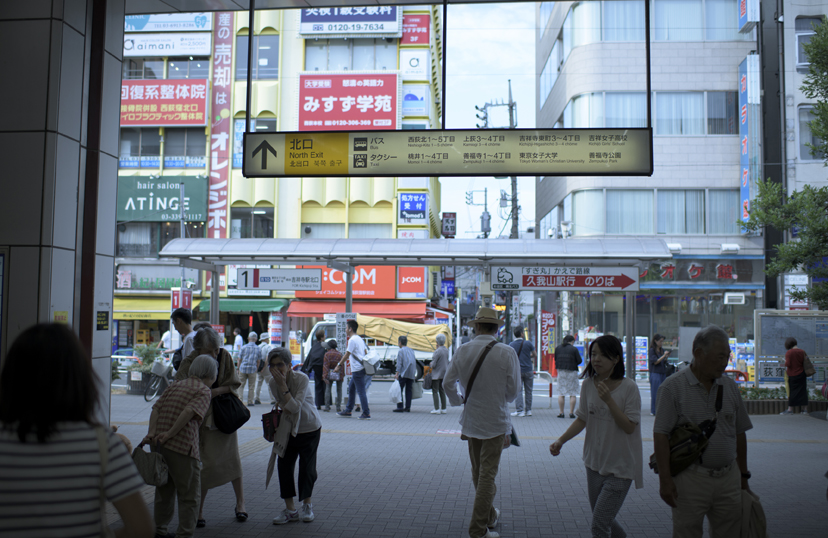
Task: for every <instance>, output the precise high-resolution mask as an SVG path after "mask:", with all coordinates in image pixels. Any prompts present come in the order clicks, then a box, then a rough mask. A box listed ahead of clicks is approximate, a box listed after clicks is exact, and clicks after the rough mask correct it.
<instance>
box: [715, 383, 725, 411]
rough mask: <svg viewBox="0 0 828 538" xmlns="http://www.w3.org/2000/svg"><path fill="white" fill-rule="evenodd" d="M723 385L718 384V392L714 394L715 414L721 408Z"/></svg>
mask: <svg viewBox="0 0 828 538" xmlns="http://www.w3.org/2000/svg"><path fill="white" fill-rule="evenodd" d="M723 388H724V387H723V386H722V385H719V392H718V393H717V394H716V414H717V415H718V414H719V411H721V410H722V397H723V394H722V393H723V392H724V390H723Z"/></svg>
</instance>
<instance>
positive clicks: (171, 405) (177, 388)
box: [152, 377, 211, 459]
mask: <svg viewBox="0 0 828 538" xmlns="http://www.w3.org/2000/svg"><path fill="white" fill-rule="evenodd" d="M210 399H211V392H210V388H209V387H207V385H205V384H204V383H202V382H201V380H200V379H196V378H194V377H190V378H188V379H185V380H183V381H178V382H176V383H173V384H172V385H170V386H169V387H168V388H167V390H165V391H164V394H162V395H161V398H159V399H158V401H157V402H155V405H153V406H152V409H153V410H154V411H157V412H158V422H157V424H156V430H155V431H156V433H163V432H165V431H168V430H169V429H170V428H172V427H173V424H175V421H176V420H178V416H179V415H180V414H181V413H182V412H183V411H185V410H187V409H192V410H193V413H194V415H193V418H192V419H191V420H190V421H189V422H188V423H187V424H185V425H184V427H183V428H181V429H180V430H179V431H178V433H177V434H175V436H174V437H172V438H171V439H168V440H167V442H166V443H164V446H165V447H166V448H168V449H170V450H172V451H173V452H178V453H179V454H184V455H185V456H190V457H191V458H195V459H200V455H199V452H198V427H199V425H200V424H201V421H202V420H204V415H206V414H207V409H209V407H210Z"/></svg>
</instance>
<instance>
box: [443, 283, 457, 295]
mask: <svg viewBox="0 0 828 538" xmlns="http://www.w3.org/2000/svg"><path fill="white" fill-rule="evenodd" d="M440 293H441V294H442V295H445V296H449V295H454V280H443V281H441V282H440Z"/></svg>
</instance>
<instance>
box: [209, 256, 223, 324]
mask: <svg viewBox="0 0 828 538" xmlns="http://www.w3.org/2000/svg"><path fill="white" fill-rule="evenodd" d="M211 274H212V278H211V279H210V282H211V285H210V324H211V325H218V323H219V295H220V294H221V285H220V281H219V272H218V268H216V270H215V271H213V272H212V273H211Z"/></svg>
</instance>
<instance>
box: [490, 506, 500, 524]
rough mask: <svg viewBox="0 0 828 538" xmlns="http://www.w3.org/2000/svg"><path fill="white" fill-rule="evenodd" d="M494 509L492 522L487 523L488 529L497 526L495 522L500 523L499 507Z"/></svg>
mask: <svg viewBox="0 0 828 538" xmlns="http://www.w3.org/2000/svg"><path fill="white" fill-rule="evenodd" d="M494 511H495V520H494V523H490V524H488V525H487V527H489V528H490V529H493V528H495V527H497V524H498V523H500V509H499V508H495V509H494Z"/></svg>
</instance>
